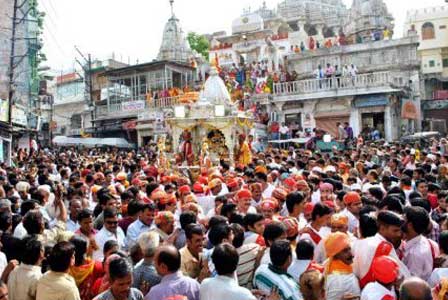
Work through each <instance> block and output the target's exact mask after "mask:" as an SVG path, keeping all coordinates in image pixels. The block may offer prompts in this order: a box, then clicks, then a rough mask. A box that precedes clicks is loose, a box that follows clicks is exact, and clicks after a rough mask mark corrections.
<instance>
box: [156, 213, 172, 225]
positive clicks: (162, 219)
mask: <svg viewBox="0 0 448 300" xmlns="http://www.w3.org/2000/svg"><path fill="white" fill-rule="evenodd" d="M173 222H174V215H173V213H172V212H170V211H159V212H158V213H157V215H156V217H155V219H154V223H155V224H156V225H161V224H169V223H173Z"/></svg>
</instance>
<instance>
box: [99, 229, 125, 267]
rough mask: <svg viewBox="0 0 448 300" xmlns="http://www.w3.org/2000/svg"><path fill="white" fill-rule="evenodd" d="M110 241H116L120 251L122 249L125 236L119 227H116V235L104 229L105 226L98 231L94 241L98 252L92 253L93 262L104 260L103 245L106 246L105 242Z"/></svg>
mask: <svg viewBox="0 0 448 300" xmlns="http://www.w3.org/2000/svg"><path fill="white" fill-rule="evenodd" d="M110 240H115V241H117V243H118V246H119V247H120V249H124V247H125V243H124V240H125V235H124V232H123V230H122V229H121V228H120V226H118V227H117V234H116V235H115V234H114V233H112V232H110V231H108V230H107V229H106V226H103V228H101V230H100V231H98V233H97V234H96V235H95V241H96V244H97V245H98V250H96V251H95V252H93V257H92V258H93V260H96V261H103V259H104V255H103V248H104V244H106V242H107V241H110Z"/></svg>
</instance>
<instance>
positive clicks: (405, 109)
mask: <svg viewBox="0 0 448 300" xmlns="http://www.w3.org/2000/svg"><path fill="white" fill-rule="evenodd" d="M401 118H402V119H408V120H417V119H418V110H417V107H416V106H415V104H414V103H413V102H412V101H411V100H403V106H402V108H401Z"/></svg>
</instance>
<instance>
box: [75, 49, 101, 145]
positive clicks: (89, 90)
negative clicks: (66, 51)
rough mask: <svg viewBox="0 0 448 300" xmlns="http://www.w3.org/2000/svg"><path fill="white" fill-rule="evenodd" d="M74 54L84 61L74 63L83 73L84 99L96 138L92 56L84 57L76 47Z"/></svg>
mask: <svg viewBox="0 0 448 300" xmlns="http://www.w3.org/2000/svg"><path fill="white" fill-rule="evenodd" d="M75 50H76V52H78V53H79V55H80V56H81V57H82V59H83V60H84V64H82V63H81V62H79V61H78V60H76V62H77V63H78V64H79V65H80V67H81V68H82V70H83V71H84V81H85V83H86V93H85V94H86V95H88V96H87V97H86V98H87V99H86V100H87V102H88V103H89V110H90V117H91V121H90V122H91V124H92V129H93V130H94V136H96V126H95V125H94V124H95V122H94V118H95V102H94V100H93V79H92V56H91V55H90V54H88V55H87V57H85V55H84V54H82V52H81V51H80V50H79V49H78V47H76V46H75Z"/></svg>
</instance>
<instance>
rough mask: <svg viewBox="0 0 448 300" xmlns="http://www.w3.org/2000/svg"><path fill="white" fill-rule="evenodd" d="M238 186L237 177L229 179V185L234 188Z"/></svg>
mask: <svg viewBox="0 0 448 300" xmlns="http://www.w3.org/2000/svg"><path fill="white" fill-rule="evenodd" d="M237 186H238V179H237V178H231V179H229V180H228V181H227V187H229V188H231V189H233V188H236V187H237Z"/></svg>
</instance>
